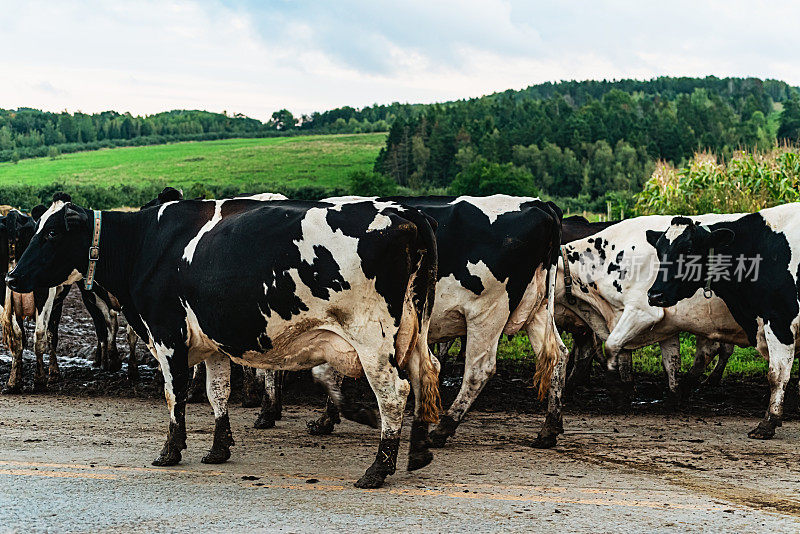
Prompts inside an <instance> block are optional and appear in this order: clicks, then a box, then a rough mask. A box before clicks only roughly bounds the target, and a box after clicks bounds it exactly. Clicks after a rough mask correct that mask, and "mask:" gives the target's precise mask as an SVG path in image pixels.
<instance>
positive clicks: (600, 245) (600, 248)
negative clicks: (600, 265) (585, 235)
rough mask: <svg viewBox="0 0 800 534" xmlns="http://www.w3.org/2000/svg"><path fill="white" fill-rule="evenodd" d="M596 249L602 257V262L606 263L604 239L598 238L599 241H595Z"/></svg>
mask: <svg viewBox="0 0 800 534" xmlns="http://www.w3.org/2000/svg"><path fill="white" fill-rule="evenodd" d="M594 248H595V250H597V255H598V256H600V260H601V261H605V259H606V251H605V246H604V244H603V239H602V238H600V237H598V238H597V239H595V240H594Z"/></svg>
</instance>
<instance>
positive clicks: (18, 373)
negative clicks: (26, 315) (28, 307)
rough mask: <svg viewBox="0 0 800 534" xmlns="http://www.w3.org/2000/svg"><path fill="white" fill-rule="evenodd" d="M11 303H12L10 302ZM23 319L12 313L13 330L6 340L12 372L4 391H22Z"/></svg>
mask: <svg viewBox="0 0 800 534" xmlns="http://www.w3.org/2000/svg"><path fill="white" fill-rule="evenodd" d="M9 305H10V304H9ZM20 324H21V319H19V318H17V316H16V315H14V314H12V315H11V331H10V333H7V335H9V337H10V338H11V339H10V340H5V341H6V344H7V345H8V346H9V348H10V349H11V373H9V375H8V384H7V385H6V388H5V389H4V390H3V393H21V392H22V348H23V347H22V336H23V335H24V332H23V331H22V328H21V327H20Z"/></svg>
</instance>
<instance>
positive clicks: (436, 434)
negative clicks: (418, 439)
mask: <svg viewBox="0 0 800 534" xmlns="http://www.w3.org/2000/svg"><path fill="white" fill-rule="evenodd" d="M456 428H458V423H457V422H456V420H455V419H453V418H452V417H450V416H449V415H447V414H445V415H442V416H441V417H439V424H438V425H436V428H434V429H433V430H431V432H430V434H428V438H429V439H430V441H431V442H430V446H431V447H433V448H434V449H441V448H442V447H444V445H445V443H447V440H448V439H449V438H450V437H451V436H452V435H453V434H455V433H456Z"/></svg>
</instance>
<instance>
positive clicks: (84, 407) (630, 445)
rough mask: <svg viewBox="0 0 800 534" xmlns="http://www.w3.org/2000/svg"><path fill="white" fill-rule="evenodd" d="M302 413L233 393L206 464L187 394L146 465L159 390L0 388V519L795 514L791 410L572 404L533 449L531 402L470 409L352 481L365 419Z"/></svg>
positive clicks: (596, 522)
mask: <svg viewBox="0 0 800 534" xmlns="http://www.w3.org/2000/svg"><path fill="white" fill-rule="evenodd" d="M311 415H312V412H311V411H310V410H309V409H308V408H305V407H302V408H298V407H294V406H289V407H287V412H286V415H285V417H284V420H283V421H281V422H279V423H278V427H277V428H275V429H272V430H266V431H263V430H255V429H252V428H250V425H251V423H252V420H253V418H254V417H255V410H254V409H242V408H239V407H233V408H232V413H231V419H232V421H231V422H232V426H233V431H234V437H235V439H236V440H237V444H236V446H235V447H234V449H233V453H234V454H233V458H232V459H231V461H230V462H229V463H227V464H224V465H220V466H207V465H203V464H201V463H200V461H199V460H200V458H201V457H202V455H203V454H204V453H205V451H206V449H207V448H208V447H209V446H210V442H211V437H212V436H211V432H210V431H211V429H212V427H213V422H212V417H211V409H210V407H208V406H207V405H190V406H189V408H188V415H187V424H188V430H189V433H188V435H189V438H188V446H189V449H188V450H187V451H185V452H184V461H183V463H182V464H181V465H180V466H178V467H175V468H155V467H151V466H150V460H152V458H153V457H155V455H156V454H157V452H158V449H159V448H160V446H161V443H162V440H163V437H164V432H163V431H164V429H165V428H166V410H165V408H164V406H163V401H157V400H148V399H130V398H129V399H119V398H104V397H96V398H89V399H85V398H77V397H67V396H59V397H56V396H20V397H9V396H3V397H0V483H1V484H2V487H3V491H2V492H0V531H7V530H10V531H15V530H19V531H26V532H27V531H53V530H58V531H73V532H75V531H93V532H95V531H110V530H115V531H129V530H139V531H184V530H194V529H197V528H204V529H207V530H210V531H220V530H231V529H245V528H248V529H256V530H268V531H273V530H274V531H279V530H283V531H305V530H312V529H314V530H320V528H322V529H323V530H330V529H344V528H347V529H349V530H388V529H390V528H391V529H399V530H400V531H409V530H412V529H413V530H419V529H420V528H424V529H426V530H429V531H432V532H451V531H453V530H463V529H464V528H465V527H466V526H468V527H469V528H470V530H474V531H497V530H519V531H531V530H534V529H543V528H549V527H552V528H560V529H564V530H563V531H591V532H620V531H641V530H645V529H646V530H649V531H674V532H682V531H685V530H686V529H687V528H692V529H706V530H710V531H711V530H713V531H720V530H726V531H752V530H755V529H758V530H765V529H773V531H797V530H798V529H800V476H798V475H800V468H798V461H797V454H796V451H797V442H798V439H800V424H799V423H796V422H790V423H787V424H785V425H784V426H783V427H782V428H781V429H779V430H780V431H779V435H778V437H777V438H776V439H775V440H773V441H767V442H761V441H753V440H749V439H747V438H746V436H745V433H746V431H747V429H748V428H750V426H752V425H753V424H755V422H756V420H755V419H753V418H742V417H725V416H712V417H704V418H698V417H687V416H680V417H677V416H676V417H665V416H655V415H645V416H641V415H639V416H622V415H614V416H579V415H573V416H570V417H569V418H568V420H567V421H566V424H567V429H568V433H567V435H566V436H564V437H563V438H562V439H561V442H560V444H559V446H558V447H557V448H556V449H554V450H550V451H540V450H535V449H531V448H528V447H527V446H526V445H525V443H526V442H527V440H529V439H531V438H533V437H534V436H535V433H536V430H537V428H538V425H539V424H540V421H541V419H540V417H539V416H529V415H513V416H512V415H508V414H503V413H483V412H477V413H474V414H471V416H470V418H469V422H468V423H465V424H464V425H463V426H462V428H461V429H459V432H458V434H457V435H456V437H455V438H454V440H453V443H452V445H451V446H450V447H448V448H447V449H445V450H442V451H437V452H436V458H435V460H434V463H433V464H432V465H431V466H429V467H428V468H426V469H424V470H422V471H418V472H416V473H407V472H405V471H404V470H402V469H401V470H399V471H398V473H397V474H396V475H395V476H393V477H390V479H389V482H388V484H387V485H386V487H384V488H382V489H380V490H372V491H362V490H356V489H355V488H353V487H352V482H353V481H354V480H355V479H356V478H357V477H358V476H359V475H360V474H361V473H362V472H363V470H364V469H365V468H366V466H367V465H368V464H369V463H370V461H371V459H372V457H373V455H374V451H375V448H376V445H377V435H376V434H375V432H374V431H372V430H370V429H366V428H362V427H359V426H357V425H355V424H352V423H345V424H343V425H342V426H341V427H340V428H339V430H338V432H337V433H336V434H335V435H333V436H329V437H324V438H320V437H311V436H308V435H307V434H306V433H305V431H304V426H305V421H306V420H307V419H308V418H309V417H310V416H311ZM398 463H399V466H400V467H401V468H402V467H403V466H404V464H405V450H402V451H401V455H400V459H399V462H398Z"/></svg>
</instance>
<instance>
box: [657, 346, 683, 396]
mask: <svg viewBox="0 0 800 534" xmlns="http://www.w3.org/2000/svg"><path fill="white" fill-rule="evenodd" d="M659 345H661V364H662V365H663V366H664V372H665V373H666V375H667V388H668V390H667V391H668V393H667V403H668V404H670V405H672V406H675V405H676V404H677V403H678V402H680V400H681V399H680V398H679V395H678V373H679V372H680V370H681V340H680V338H679V337H678V336H672V337H669V338H667V339H664V340H662V341H661V342H660V343H659Z"/></svg>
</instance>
